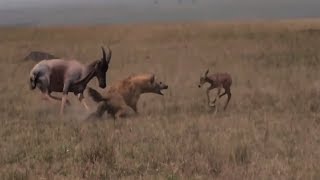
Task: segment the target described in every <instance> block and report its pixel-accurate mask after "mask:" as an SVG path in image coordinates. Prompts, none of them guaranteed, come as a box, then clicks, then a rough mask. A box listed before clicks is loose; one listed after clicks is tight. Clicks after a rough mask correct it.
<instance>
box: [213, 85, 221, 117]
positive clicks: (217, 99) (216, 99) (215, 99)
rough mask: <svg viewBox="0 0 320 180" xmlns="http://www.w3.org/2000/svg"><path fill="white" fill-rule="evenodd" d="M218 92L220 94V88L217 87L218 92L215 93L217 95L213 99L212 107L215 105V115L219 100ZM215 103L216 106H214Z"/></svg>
mask: <svg viewBox="0 0 320 180" xmlns="http://www.w3.org/2000/svg"><path fill="white" fill-rule="evenodd" d="M220 92H221V87H218V92H217V95H216V98H214V102H215V103H214V105H215V111H214V113H215V114H216V113H217V111H218V106H219V99H220ZM216 103H217V105H216Z"/></svg>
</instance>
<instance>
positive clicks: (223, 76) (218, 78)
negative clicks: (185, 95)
mask: <svg viewBox="0 0 320 180" xmlns="http://www.w3.org/2000/svg"><path fill="white" fill-rule="evenodd" d="M208 73H209V69H208V70H207V71H206V72H205V74H204V76H202V77H200V83H199V86H198V87H199V88H201V87H202V85H203V84H205V83H209V84H210V86H209V87H208V88H207V91H206V93H207V100H208V106H210V107H211V105H210V103H211V102H210V95H209V93H210V91H211V90H212V89H215V88H217V89H218V92H217V95H216V97H215V99H214V100H213V103H214V104H215V103H216V101H219V99H220V98H221V97H222V96H224V95H227V96H228V99H227V102H226V104H225V105H224V110H226V108H227V106H228V103H229V101H230V99H231V89H230V86H231V84H232V78H231V76H230V74H229V73H214V74H211V75H209V76H208ZM222 88H223V89H224V90H225V91H224V93H222V94H220V92H221V89H222ZM215 112H217V107H216V110H215Z"/></svg>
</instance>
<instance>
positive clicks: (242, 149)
mask: <svg viewBox="0 0 320 180" xmlns="http://www.w3.org/2000/svg"><path fill="white" fill-rule="evenodd" d="M317 29H320V21H318V20H299V21H298V20H297V21H283V22H282V21H278V22H241V23H240V22H239V23H231V22H230V23H219V22H217V23H192V24H144V25H112V26H92V27H51V28H1V29H0V34H1V37H0V41H1V43H0V63H1V66H0V82H1V86H0V92H1V93H0V100H1V104H0V112H1V126H0V137H1V141H0V179H41V178H43V179H320V163H319V162H320V92H319V88H320V79H319V77H320V72H319V68H320V59H319V58H320V50H319V48H320V30H317ZM102 44H103V45H107V44H109V45H110V47H111V48H112V50H113V57H112V62H111V64H110V69H109V71H108V73H107V79H108V83H110V84H112V83H113V82H116V81H117V80H120V79H122V78H124V77H126V76H128V75H130V74H132V73H139V72H154V73H156V75H157V77H158V78H159V79H162V80H163V81H165V82H166V83H167V84H168V85H169V89H168V90H167V91H166V92H165V96H163V97H161V96H158V95H145V96H143V97H142V98H141V101H140V102H139V106H138V108H139V111H140V115H139V116H138V117H134V118H129V119H123V120H118V121H116V123H115V124H114V122H113V121H112V120H111V119H110V118H109V117H107V116H105V117H104V119H105V120H103V121H97V122H84V121H83V119H84V118H85V117H86V116H87V115H88V113H87V112H86V111H85V110H84V108H83V107H82V106H81V105H80V103H78V102H77V99H76V97H75V96H74V95H73V94H70V95H69V99H70V100H71V101H72V107H70V108H68V109H67V115H66V117H64V118H63V119H61V118H60V117H59V116H58V112H59V107H60V104H59V103H55V104H49V103H48V102H45V101H42V100H41V98H40V94H39V92H38V91H31V90H30V89H29V86H28V80H29V79H28V78H29V77H28V75H29V71H30V69H31V68H32V66H33V65H34V63H33V62H24V61H23V60H22V59H23V57H24V56H25V55H26V54H27V53H28V52H29V51H31V50H43V51H48V52H50V53H53V54H55V55H57V56H62V57H71V58H77V59H79V60H80V61H81V62H83V63H89V62H91V61H92V60H95V59H97V58H99V57H100V56H101V55H100V54H101V52H100V46H101V45H102ZM207 68H210V71H211V72H217V71H221V72H223V71H227V72H229V73H230V74H231V75H232V76H233V85H232V93H233V94H232V95H233V96H232V99H231V101H230V104H229V107H228V109H227V111H225V112H224V111H220V112H218V114H217V115H216V116H214V114H213V113H212V111H211V110H210V109H208V108H207V107H206V97H205V93H204V92H205V89H199V88H198V87H197V85H198V82H199V77H200V75H201V74H203V73H204V71H205V70H206V69H207ZM89 86H91V87H95V88H96V89H99V88H98V86H97V82H96V80H95V79H94V80H93V81H92V82H90V84H89ZM100 90H101V89H100ZM224 101H225V99H223V100H222V103H223V102H224ZM89 104H90V106H91V107H92V109H94V107H95V103H94V102H92V101H91V100H90V99H89Z"/></svg>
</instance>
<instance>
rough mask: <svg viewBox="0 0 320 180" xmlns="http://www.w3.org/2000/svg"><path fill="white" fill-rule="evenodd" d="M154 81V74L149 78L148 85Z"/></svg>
mask: <svg viewBox="0 0 320 180" xmlns="http://www.w3.org/2000/svg"><path fill="white" fill-rule="evenodd" d="M154 79H155V77H154V74H152V76H151V78H150V83H151V84H153V83H154Z"/></svg>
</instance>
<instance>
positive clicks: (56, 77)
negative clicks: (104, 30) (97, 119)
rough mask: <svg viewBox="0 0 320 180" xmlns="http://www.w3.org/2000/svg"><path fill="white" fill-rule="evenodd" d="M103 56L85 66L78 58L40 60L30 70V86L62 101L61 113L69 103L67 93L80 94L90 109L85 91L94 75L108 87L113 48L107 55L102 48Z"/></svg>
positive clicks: (79, 96) (47, 97)
mask: <svg viewBox="0 0 320 180" xmlns="http://www.w3.org/2000/svg"><path fill="white" fill-rule="evenodd" d="M102 53H103V57H102V58H101V59H99V60H96V61H94V62H92V63H91V64H89V65H87V66H85V65H83V64H81V63H80V62H78V61H76V60H69V61H68V60H64V59H53V60H50V61H40V62H39V63H38V64H36V65H35V66H34V67H33V69H32V70H31V72H30V87H31V89H35V88H36V87H38V88H39V89H40V90H41V92H42V94H43V95H44V98H45V99H47V100H51V99H55V100H58V101H61V108H60V114H63V110H64V105H65V103H68V101H67V94H68V92H73V93H74V94H75V95H78V98H79V101H80V102H81V103H82V104H83V105H84V107H85V108H86V109H87V110H88V109H89V107H88V106H87V104H86V103H85V101H84V97H83V92H84V90H85V89H86V86H87V84H88V83H89V81H90V80H91V79H92V78H93V77H97V79H98V81H99V86H100V87H101V88H105V87H106V72H107V70H108V67H109V62H110V59H111V50H110V49H109V48H108V55H106V53H105V51H104V49H103V48H102ZM52 92H62V93H63V96H62V98H60V97H55V96H52V95H51V93H52Z"/></svg>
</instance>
